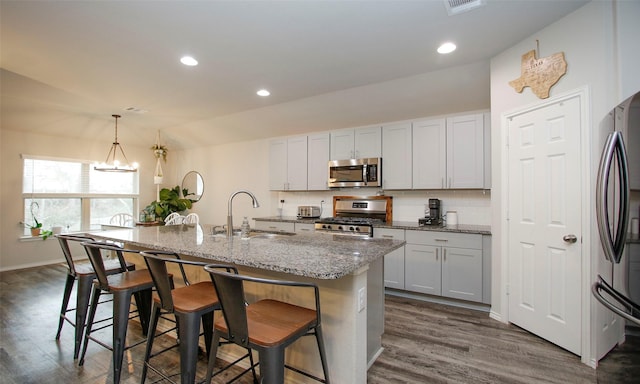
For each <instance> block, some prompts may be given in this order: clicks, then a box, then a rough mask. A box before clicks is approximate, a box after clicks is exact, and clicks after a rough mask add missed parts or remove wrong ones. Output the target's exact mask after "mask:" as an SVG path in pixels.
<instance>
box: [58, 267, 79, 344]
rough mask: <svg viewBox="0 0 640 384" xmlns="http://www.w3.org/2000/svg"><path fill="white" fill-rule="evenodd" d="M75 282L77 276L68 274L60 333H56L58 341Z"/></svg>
mask: <svg viewBox="0 0 640 384" xmlns="http://www.w3.org/2000/svg"><path fill="white" fill-rule="evenodd" d="M75 281H76V278H75V276H73V275H71V274H67V281H66V283H65V285H64V294H63V296H62V307H61V308H60V321H59V322H58V333H56V340H60V332H62V325H63V324H64V318H65V316H66V313H67V307H68V306H69V298H70V297H71V290H72V289H73V283H75Z"/></svg>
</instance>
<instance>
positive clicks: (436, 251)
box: [436, 249, 438, 261]
mask: <svg viewBox="0 0 640 384" xmlns="http://www.w3.org/2000/svg"><path fill="white" fill-rule="evenodd" d="M436 261H438V249H436Z"/></svg>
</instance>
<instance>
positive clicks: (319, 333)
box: [316, 325, 329, 384]
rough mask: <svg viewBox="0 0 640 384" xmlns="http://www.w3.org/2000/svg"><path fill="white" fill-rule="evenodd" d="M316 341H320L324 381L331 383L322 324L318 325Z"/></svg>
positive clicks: (326, 383) (319, 347)
mask: <svg viewBox="0 0 640 384" xmlns="http://www.w3.org/2000/svg"><path fill="white" fill-rule="evenodd" d="M316 342H317V343H318V351H319V352H320V362H321V363H322V372H324V382H325V384H329V369H328V368H327V357H326V353H325V349H324V337H322V326H321V325H318V326H317V327H316Z"/></svg>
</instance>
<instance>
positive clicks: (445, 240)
mask: <svg viewBox="0 0 640 384" xmlns="http://www.w3.org/2000/svg"><path fill="white" fill-rule="evenodd" d="M435 241H441V242H445V243H446V242H447V241H449V240H447V239H436V240H435Z"/></svg>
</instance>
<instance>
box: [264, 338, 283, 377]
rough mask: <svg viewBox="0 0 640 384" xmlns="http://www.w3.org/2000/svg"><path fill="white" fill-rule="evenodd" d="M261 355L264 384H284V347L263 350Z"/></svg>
mask: <svg viewBox="0 0 640 384" xmlns="http://www.w3.org/2000/svg"><path fill="white" fill-rule="evenodd" d="M259 353H260V376H262V384H282V383H284V347H283V346H278V347H272V348H268V349H261V350H260V351H259Z"/></svg>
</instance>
